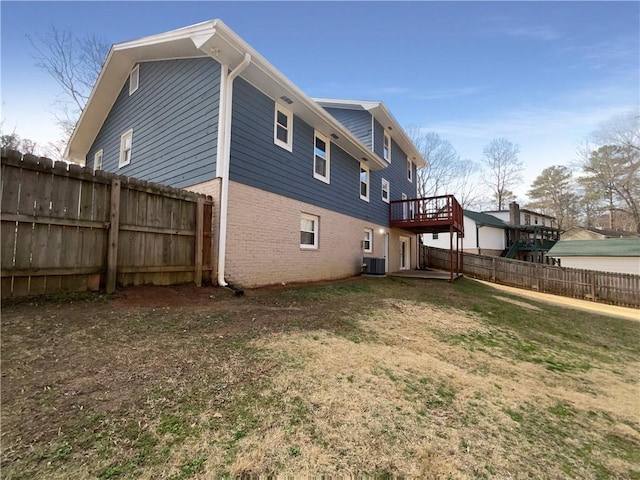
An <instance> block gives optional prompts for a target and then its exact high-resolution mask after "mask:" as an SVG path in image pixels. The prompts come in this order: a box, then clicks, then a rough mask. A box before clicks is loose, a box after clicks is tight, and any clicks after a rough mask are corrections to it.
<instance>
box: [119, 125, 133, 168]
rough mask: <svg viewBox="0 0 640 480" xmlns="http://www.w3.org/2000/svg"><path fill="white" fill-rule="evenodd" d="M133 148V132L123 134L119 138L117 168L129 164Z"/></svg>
mask: <svg viewBox="0 0 640 480" xmlns="http://www.w3.org/2000/svg"><path fill="white" fill-rule="evenodd" d="M132 148H133V130H129V131H128V132H125V133H123V134H122V136H121V137H120V161H119V162H118V168H121V167H124V166H125V165H129V164H130V163H131V150H132Z"/></svg>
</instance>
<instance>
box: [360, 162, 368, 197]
mask: <svg viewBox="0 0 640 480" xmlns="http://www.w3.org/2000/svg"><path fill="white" fill-rule="evenodd" d="M360 198H361V199H362V200H364V201H365V202H368V201H369V167H367V166H366V165H363V164H362V163H361V164H360Z"/></svg>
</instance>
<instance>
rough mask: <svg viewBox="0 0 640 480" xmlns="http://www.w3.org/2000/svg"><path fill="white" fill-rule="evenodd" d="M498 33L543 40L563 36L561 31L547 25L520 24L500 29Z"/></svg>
mask: <svg viewBox="0 0 640 480" xmlns="http://www.w3.org/2000/svg"><path fill="white" fill-rule="evenodd" d="M496 33H498V34H501V35H506V36H509V37H516V38H525V39H529V40H538V41H542V42H551V41H554V40H558V39H559V38H560V37H561V35H560V33H558V32H557V31H555V30H554V29H553V28H551V27H548V26H545V25H519V26H514V27H507V28H503V29H499V30H498V31H497V32H496Z"/></svg>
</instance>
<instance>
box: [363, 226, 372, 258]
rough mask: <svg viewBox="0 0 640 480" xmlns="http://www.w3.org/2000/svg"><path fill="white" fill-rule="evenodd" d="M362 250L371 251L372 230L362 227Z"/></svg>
mask: <svg viewBox="0 0 640 480" xmlns="http://www.w3.org/2000/svg"><path fill="white" fill-rule="evenodd" d="M362 250H363V251H364V253H371V252H373V230H371V229H370V228H365V229H364V240H363V241H362Z"/></svg>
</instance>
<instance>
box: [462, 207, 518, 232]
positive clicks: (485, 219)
mask: <svg viewBox="0 0 640 480" xmlns="http://www.w3.org/2000/svg"><path fill="white" fill-rule="evenodd" d="M464 216H465V217H469V218H470V219H472V220H473V221H475V222H476V224H477V225H486V226H487V227H495V228H509V227H508V225H507V224H506V223H504V222H503V221H502V220H500V219H499V218H496V217H494V216H493V215H487V214H486V213H480V212H472V211H471V210H465V211H464Z"/></svg>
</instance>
